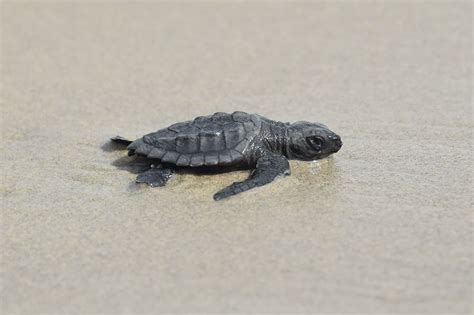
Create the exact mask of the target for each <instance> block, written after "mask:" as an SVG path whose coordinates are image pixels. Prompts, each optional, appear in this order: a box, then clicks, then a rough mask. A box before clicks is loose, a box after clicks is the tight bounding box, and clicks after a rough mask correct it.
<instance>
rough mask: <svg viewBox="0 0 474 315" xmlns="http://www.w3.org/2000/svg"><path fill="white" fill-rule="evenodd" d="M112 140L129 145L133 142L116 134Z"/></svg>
mask: <svg viewBox="0 0 474 315" xmlns="http://www.w3.org/2000/svg"><path fill="white" fill-rule="evenodd" d="M110 140H112V142H115V143H118V144H121V145H125V146H128V145H129V144H130V143H132V142H133V141H130V140H128V139H125V138H123V137H121V136H116V137H113V138H110Z"/></svg>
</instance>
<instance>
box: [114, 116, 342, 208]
mask: <svg viewBox="0 0 474 315" xmlns="http://www.w3.org/2000/svg"><path fill="white" fill-rule="evenodd" d="M112 141H114V142H116V143H119V144H122V145H126V146H127V150H128V151H129V152H128V153H129V155H140V156H145V157H147V158H149V159H153V160H156V161H158V164H155V165H156V166H154V167H152V168H150V169H149V170H147V171H145V172H144V173H142V174H140V175H138V177H137V179H136V182H137V183H146V184H148V185H149V186H152V187H157V186H164V185H166V183H167V181H168V180H169V179H170V178H171V177H172V176H173V174H174V173H175V170H176V168H199V167H222V168H225V169H227V168H228V167H240V168H245V169H249V170H251V172H250V176H249V177H248V178H247V179H246V180H244V181H243V182H235V183H233V184H232V185H230V186H228V187H226V188H224V189H222V190H221V191H219V192H217V193H216V194H215V195H214V199H215V200H221V199H223V198H227V197H230V196H232V195H236V194H239V193H241V192H243V191H246V190H249V189H252V188H255V187H259V186H263V185H266V184H268V183H270V182H272V181H273V180H275V178H277V177H279V176H285V175H289V174H290V164H289V163H288V160H289V159H295V160H302V161H311V160H317V159H322V158H325V157H327V156H329V155H331V154H333V153H335V152H337V151H339V149H340V148H341V146H342V141H341V138H340V137H339V136H338V135H337V134H335V133H334V132H332V131H331V130H329V129H328V127H326V126H325V125H323V124H318V123H310V122H307V121H299V122H296V123H293V124H290V123H282V122H278V121H273V120H270V119H267V118H264V117H262V116H259V115H256V114H247V113H244V112H234V113H232V114H227V113H215V114H214V115H210V116H202V117H197V118H196V119H194V120H193V121H186V122H182V123H177V124H174V125H172V126H170V127H168V128H165V129H161V130H158V131H156V132H153V133H150V134H147V135H145V136H143V137H142V138H140V139H138V140H135V141H129V140H126V139H124V138H122V137H115V138H112Z"/></svg>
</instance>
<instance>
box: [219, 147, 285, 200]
mask: <svg viewBox="0 0 474 315" xmlns="http://www.w3.org/2000/svg"><path fill="white" fill-rule="evenodd" d="M285 175H290V164H289V163H288V160H287V159H286V157H284V156H283V155H274V154H267V155H264V156H263V157H261V158H260V159H259V160H258V161H257V166H256V168H255V169H254V170H253V171H252V173H251V174H250V176H249V178H247V179H246V180H244V181H243V182H235V183H233V184H232V185H230V186H228V187H226V188H224V189H222V190H221V191H219V192H217V193H216V194H215V195H214V200H221V199H224V198H227V197H230V196H233V195H237V194H239V193H241V192H244V191H246V190H249V189H252V188H255V187H259V186H263V185H266V184H268V183H271V182H272V181H273V180H275V178H277V177H278V176H285Z"/></svg>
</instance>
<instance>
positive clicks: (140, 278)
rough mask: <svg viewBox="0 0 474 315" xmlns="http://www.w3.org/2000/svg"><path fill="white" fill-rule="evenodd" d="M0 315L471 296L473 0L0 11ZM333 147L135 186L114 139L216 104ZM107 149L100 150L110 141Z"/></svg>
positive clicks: (435, 304)
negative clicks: (259, 179)
mask: <svg viewBox="0 0 474 315" xmlns="http://www.w3.org/2000/svg"><path fill="white" fill-rule="evenodd" d="M1 20H2V22H1V30H2V36H1V40H2V43H1V47H2V59H1V65H2V75H1V82H2V87H3V88H2V108H1V110H2V123H1V128H2V154H1V168H2V181H1V186H0V192H1V196H2V228H1V230H2V232H1V236H2V237H1V238H2V287H3V291H2V299H1V300H2V306H1V307H2V313H3V314H14V313H15V314H20V313H21V314H28V313H43V314H53V313H54V314H71V313H82V314H85V313H130V314H136V313H157V312H202V313H210V312H218V313H230V312H233V313H242V312H243V313H246V312H290V313H295V312H308V313H316V312H333V313H338V312H359V313H398V312H404V313H406V312H409V313H434V312H436V313H450V314H453V313H468V312H470V311H471V310H472V284H473V283H472V279H473V272H472V270H473V264H472V262H473V261H472V245H473V244H472V193H473V192H472V189H471V188H470V187H471V184H472V127H473V121H472V103H471V101H472V99H471V89H472V79H471V70H472V69H471V62H472V59H471V58H472V48H471V47H472V46H471V45H472V29H471V27H472V11H471V5H470V3H469V2H454V1H453V2H449V3H448V2H445V3H435V2H428V1H426V2H421V1H420V2H416V3H411V4H409V3H408V2H404V3H402V2H399V3H395V2H390V3H389V2H385V3H375V2H357V3H356V2H353V3H352V2H346V3H342V2H341V3H329V2H328V3H323V2H318V3H314V4H298V5H290V4H278V5H269V4H257V3H253V4H252V3H248V4H229V5H217V4H210V3H209V4H205V3H203V4H197V3H194V4H187V5H172V4H152V3H147V4H146V3H142V4H133V5H132V4H119V5H113V4H110V3H109V4H106V3H102V4H83V5H79V4H72V3H69V4H61V5H59V4H56V5H54V4H46V3H39V2H38V3H24V4H13V3H5V2H3V3H2V19H1ZM234 110H243V111H249V112H255V113H259V114H261V115H264V116H268V117H270V118H273V119H276V120H282V121H297V120H312V121H318V122H323V123H325V124H327V125H328V126H329V127H330V128H331V129H333V130H334V131H336V132H337V133H339V134H340V135H341V136H342V139H343V142H344V146H343V148H342V150H341V151H340V152H339V153H337V154H336V155H335V156H334V157H332V158H329V159H326V160H322V161H318V162H311V163H303V162H292V163H291V167H292V176H290V177H287V178H285V179H283V180H279V181H277V182H275V183H274V184H272V185H268V186H265V187H262V188H259V189H255V190H252V191H249V192H247V193H245V194H242V195H240V196H237V197H234V198H230V199H228V200H225V201H222V202H215V201H213V199H212V195H213V193H214V192H216V191H218V190H219V189H221V188H222V187H224V186H226V185H228V184H230V183H232V182H233V181H236V180H241V179H243V178H245V176H246V172H234V173H229V174H220V175H214V176H211V175H204V176H195V175H191V174H186V175H183V176H179V177H177V178H175V179H174V180H173V181H172V182H171V183H170V185H169V186H168V187H166V188H164V189H150V188H148V187H143V186H136V185H135V184H134V183H133V181H134V177H135V175H134V174H133V173H130V172H128V171H127V170H123V169H121V168H119V167H117V165H119V166H120V165H122V164H123V163H124V162H126V161H127V159H128V158H126V157H125V155H126V154H125V152H124V151H110V150H109V149H108V146H107V145H106V141H107V139H108V138H109V137H111V136H114V135H117V134H120V135H123V136H127V137H131V138H133V137H138V136H140V135H142V134H143V133H146V132H150V131H153V130H156V129H158V128H162V127H165V126H167V125H169V124H171V123H174V122H177V121H182V120H188V119H191V118H193V117H195V116H197V115H206V114H210V113H213V112H215V111H227V112H231V111H234ZM104 149H105V150H104Z"/></svg>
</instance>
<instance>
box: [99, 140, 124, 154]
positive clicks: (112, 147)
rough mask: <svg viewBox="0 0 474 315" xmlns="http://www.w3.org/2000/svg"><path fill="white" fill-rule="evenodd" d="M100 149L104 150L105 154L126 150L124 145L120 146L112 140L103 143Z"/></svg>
mask: <svg viewBox="0 0 474 315" xmlns="http://www.w3.org/2000/svg"><path fill="white" fill-rule="evenodd" d="M100 148H101V149H102V151H104V152H114V151H122V150H125V147H124V146H123V144H119V143H115V142H113V141H111V140H109V141H107V142H105V143H103V144H102V145H101V146H100Z"/></svg>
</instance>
